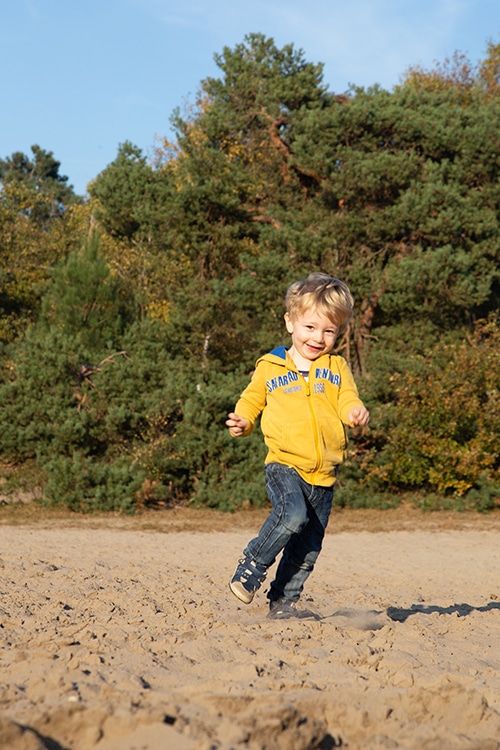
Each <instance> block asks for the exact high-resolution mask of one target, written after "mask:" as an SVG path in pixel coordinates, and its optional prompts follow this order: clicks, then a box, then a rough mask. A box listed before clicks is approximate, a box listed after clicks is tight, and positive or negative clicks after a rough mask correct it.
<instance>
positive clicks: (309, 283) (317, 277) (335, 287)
mask: <svg viewBox="0 0 500 750" xmlns="http://www.w3.org/2000/svg"><path fill="white" fill-rule="evenodd" d="M285 306H286V311H287V313H288V314H289V316H290V317H291V318H297V317H298V316H299V315H301V314H302V313H303V312H305V311H306V310H317V311H318V312H320V313H322V314H323V315H326V317H327V318H329V319H330V320H331V321H332V323H334V324H335V325H337V326H338V327H339V332H340V333H342V331H344V330H345V329H346V328H347V324H348V323H349V321H350V319H351V318H352V315H353V308H354V300H353V298H352V294H351V292H350V290H349V287H348V286H347V284H345V283H344V282H343V281H340V279H336V278H335V277H334V276H329V275H328V274H327V273H322V272H321V271H315V272H314V273H310V274H309V276H308V277H307V279H302V280H301V281H295V282H294V283H293V284H291V285H290V286H289V287H288V291H287V293H286V297H285Z"/></svg>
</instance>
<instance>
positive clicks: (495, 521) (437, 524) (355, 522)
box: [0, 499, 500, 533]
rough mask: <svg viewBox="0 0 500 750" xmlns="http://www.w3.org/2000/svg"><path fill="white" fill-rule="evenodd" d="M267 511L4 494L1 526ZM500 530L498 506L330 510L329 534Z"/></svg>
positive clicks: (182, 524)
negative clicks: (68, 501) (50, 504)
mask: <svg viewBox="0 0 500 750" xmlns="http://www.w3.org/2000/svg"><path fill="white" fill-rule="evenodd" d="M267 515H268V511H267V510H266V509H260V510H251V511H238V512H236V513H222V512H220V511H216V510H207V509H195V508H182V507H179V508H164V509H161V510H144V511H142V512H140V513H137V514H136V515H134V516H127V515H123V514H120V513H99V514H92V515H80V514H78V513H73V512H71V511H68V510H59V509H57V510H56V509H49V508H44V507H42V506H40V505H39V504H38V503H35V502H12V501H9V502H7V501H6V500H3V501H2V500H1V499H0V525H3V526H36V527H39V528H51V527H59V528H84V527H85V528H96V529H98V528H108V529H109V528H114V529H116V530H137V531H139V530H142V531H157V532H160V533H175V532H178V531H196V532H204V531H206V532H214V531H218V532H224V531H234V530H237V529H249V530H255V531H257V529H258V528H259V527H260V525H261V524H262V523H263V521H264V520H265V518H266V517H267ZM416 529H427V530H435V531H440V530H446V529H455V530H461V529H462V530H466V529H476V530H480V529H484V530H492V529H499V530H500V510H495V511H493V512H491V513H488V514H481V513H474V512H466V513H461V512H458V511H436V512H423V511H421V510H418V509H416V508H414V507H412V506H410V505H401V506H399V507H398V508H391V509H388V510H374V509H360V510H352V509H338V508H335V509H334V510H333V512H332V516H331V520H330V524H329V529H328V531H329V533H340V532H344V531H370V532H381V531H413V530H416Z"/></svg>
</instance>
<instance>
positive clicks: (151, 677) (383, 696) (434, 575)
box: [0, 511, 500, 750]
mask: <svg viewBox="0 0 500 750" xmlns="http://www.w3.org/2000/svg"><path fill="white" fill-rule="evenodd" d="M498 515H499V514H495V516H479V515H475V516H461V515H459V514H457V515H456V516H453V515H450V514H448V515H440V514H435V515H431V514H429V515H423V514H419V513H410V514H409V515H408V514H406V515H404V516H398V514H397V513H393V512H389V511H385V512H384V511H382V512H379V513H378V514H377V513H369V512H366V513H365V514H364V515H363V512H361V513H358V514H342V513H337V514H334V516H333V518H332V522H331V525H330V528H329V532H328V534H327V537H326V539H325V545H324V549H323V552H322V554H321V556H320V559H319V561H318V565H317V567H316V570H315V571H314V573H313V575H312V576H311V578H310V579H309V582H308V585H307V590H306V592H305V595H304V602H303V603H304V605H306V606H307V607H309V608H310V609H311V610H313V611H314V612H315V613H317V615H318V619H296V620H287V621H281V622H277V621H272V620H269V619H268V618H267V617H266V615H267V606H266V599H265V587H264V590H263V591H261V592H259V594H258V595H257V597H256V599H255V600H254V602H253V603H252V604H251V605H249V606H245V605H243V604H240V603H239V602H238V601H237V600H236V599H235V598H234V597H233V595H232V594H231V593H230V591H229V589H228V586H227V582H228V579H229V577H230V575H231V573H232V572H233V568H234V565H235V563H236V560H237V558H238V556H239V555H240V552H241V549H242V547H243V546H244V545H245V543H246V542H247V541H248V539H249V538H251V536H253V532H254V531H257V528H258V526H259V524H260V522H261V520H262V518H263V517H264V516H263V515H262V514H261V515H259V514H254V515H252V514H246V515H245V516H239V515H238V516H228V515H226V516H224V517H223V516H222V514H210V513H202V514H197V513H196V512H191V513H189V512H187V513H183V512H180V511H179V512H178V513H175V512H171V513H170V515H169V512H168V511H166V512H164V513H162V514H156V515H155V514H153V515H152V516H151V515H149V516H148V517H147V518H139V519H121V518H113V517H108V518H98V519H78V518H73V519H70V520H68V519H67V518H58V517H57V516H42V517H41V519H40V518H37V519H36V520H33V519H31V520H29V521H26V520H23V518H21V521H19V519H17V520H16V518H13V517H11V516H7V517H6V518H3V519H2V516H1V515H0V648H1V651H0V748H1V749H2V750H41V749H42V748H45V749H46V750H69V749H71V750H159V749H161V748H167V749H168V750H219V749H220V750H231V749H235V750H240V749H241V750H242V749H243V748H244V749H245V750H265V749H266V750H332V749H333V748H338V747H346V748H349V749H350V750H357V749H358V748H369V749H370V750H378V749H379V748H380V749H381V748H407V749H412V750H413V749H415V750H416V749H417V748H418V750H454V749H455V748H456V749H457V750H466V749H467V750H472V748H474V750H493V748H500V544H499V542H500V519H499V518H498Z"/></svg>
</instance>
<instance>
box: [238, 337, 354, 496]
mask: <svg viewBox="0 0 500 750" xmlns="http://www.w3.org/2000/svg"><path fill="white" fill-rule="evenodd" d="M355 406H363V402H362V401H361V400H360V398H359V396H358V389H357V388H356V384H355V382H354V378H353V376H352V373H351V371H350V369H349V365H348V364H347V362H346V361H345V359H344V358H343V357H339V356H336V355H333V354H325V355H323V356H322V357H319V358H318V359H317V360H315V361H314V362H312V363H311V369H310V372H309V377H308V378H307V379H306V378H305V377H304V376H303V375H301V374H300V373H299V371H298V370H297V367H296V366H295V363H294V362H293V360H292V358H291V357H290V356H289V355H288V353H287V348H286V347H284V346H282V347H278V348H277V349H274V350H273V351H272V352H270V353H269V354H265V355H264V356H263V357H261V358H260V359H258V360H257V364H256V368H255V372H254V374H253V377H252V380H251V382H250V383H249V385H248V386H247V387H246V388H245V390H244V391H243V393H242V394H241V397H240V399H239V401H238V403H237V404H236V407H235V412H236V414H238V415H239V416H241V417H244V418H245V419H247V420H248V422H249V426H248V428H247V429H246V430H245V432H244V435H248V434H250V432H251V431H252V430H253V428H254V426H255V421H256V419H257V417H258V416H259V414H260V413H261V412H262V419H261V429H262V432H263V434H264V440H265V443H266V445H267V448H268V454H267V457H266V461H265V462H266V463H272V462H277V463H281V464H285V465H286V466H292V467H293V468H294V469H296V470H297V471H298V473H299V474H300V475H301V476H302V477H303V478H304V479H305V481H306V482H308V483H309V484H312V485H319V486H323V487H330V486H331V485H332V484H334V482H335V479H336V474H337V467H338V465H339V464H341V463H342V462H343V461H344V459H345V456H346V448H347V433H346V429H345V425H348V424H349V422H348V418H347V417H348V414H349V412H350V411H351V409H352V408H354V407H355Z"/></svg>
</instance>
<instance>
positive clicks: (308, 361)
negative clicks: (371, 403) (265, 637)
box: [226, 273, 369, 619]
mask: <svg viewBox="0 0 500 750" xmlns="http://www.w3.org/2000/svg"><path fill="white" fill-rule="evenodd" d="M285 305H286V313H285V323H286V328H287V331H288V333H289V334H290V335H291V337H292V345H291V346H290V347H289V348H288V347H284V346H282V347H278V348H277V349H274V350H273V351H272V352H270V353H269V354H265V355H264V356H263V357H261V358H260V359H259V360H258V361H257V365H256V369H255V372H254V375H253V377H252V380H251V382H250V384H249V385H248V386H247V388H246V389H245V390H244V391H243V393H242V395H241V397H240V399H239V401H238V403H237V404H236V407H235V411H234V412H233V413H230V414H229V415H228V419H227V421H226V425H227V426H228V427H229V432H230V434H231V435H232V436H233V437H244V436H246V435H248V434H249V433H250V432H251V431H252V429H253V427H254V425H255V420H256V419H257V417H258V415H259V414H260V413H261V412H262V419H261V429H262V432H263V434H264V439H265V442H266V445H267V448H268V454H267V457H266V460H265V473H266V490H267V493H268V497H269V500H270V502H271V504H272V511H271V514H270V515H269V517H268V518H267V520H266V521H265V522H264V524H263V526H262V528H261V529H260V531H259V533H258V536H256V537H255V538H254V539H252V540H251V541H250V542H249V543H248V545H247V546H246V548H245V549H244V550H243V555H244V556H243V557H242V558H241V559H240V560H239V562H238V565H237V567H236V571H235V573H234V575H233V577H232V578H231V581H230V583H229V587H230V589H231V591H232V592H233V594H234V595H235V596H237V597H238V599H239V600H240V601H242V602H244V603H245V604H250V602H251V601H252V599H253V597H254V594H255V592H256V591H257V590H258V589H259V588H260V586H261V584H262V583H263V581H264V579H265V577H266V573H267V570H268V568H269V567H270V566H271V565H272V564H273V563H274V561H275V560H276V558H277V556H278V554H279V553H280V552H283V554H282V556H281V560H280V562H279V564H278V568H277V571H276V577H275V579H274V581H273V582H272V583H271V586H270V589H269V592H268V594H267V598H268V599H269V617H271V618H273V619H284V618H288V617H297V616H300V611H298V610H297V609H296V607H295V605H296V602H297V601H298V600H299V597H300V595H301V592H302V589H303V587H304V583H305V581H306V579H307V578H308V576H309V575H310V573H311V572H312V570H313V568H314V564H315V562H316V560H317V558H318V555H319V552H320V550H321V546H322V542H323V537H324V534H325V529H326V526H327V523H328V518H329V516H330V511H331V508H332V501H333V485H334V483H335V479H336V475H337V470H338V466H339V465H340V464H341V463H342V461H343V460H344V459H345V454H346V447H347V436H346V429H345V425H349V426H353V425H366V424H368V421H369V413H368V410H367V409H366V408H365V406H364V404H363V402H362V401H361V400H360V399H359V396H358V391H357V388H356V385H355V383H354V379H353V377H352V374H351V372H350V369H349V366H348V364H347V362H346V361H345V360H344V359H343V358H342V357H340V356H336V355H333V354H331V351H332V349H333V346H334V344H335V340H336V338H337V336H338V335H339V333H341V332H342V331H343V330H344V329H345V328H346V326H347V323H348V322H349V320H350V318H351V316H352V313H353V299H352V296H351V293H350V291H349V288H348V287H347V286H346V284H344V282H342V281H339V280H338V279H335V278H333V277H332V276H328V275H327V274H325V273H311V274H310V275H309V276H308V277H307V279H305V280H303V281H297V282H295V283H294V284H292V285H291V286H290V287H289V289H288V291H287V294H286V299H285ZM303 616H304V614H303Z"/></svg>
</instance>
